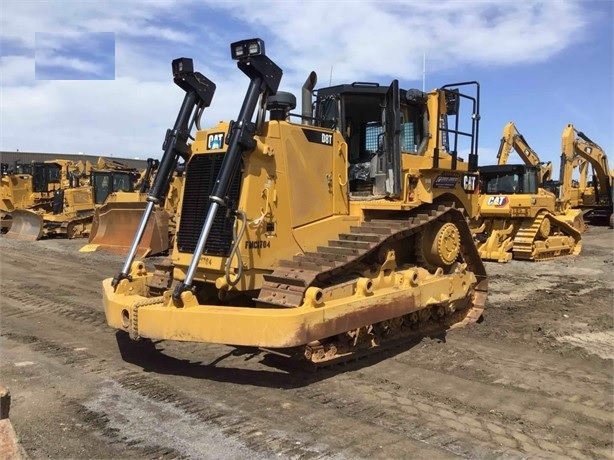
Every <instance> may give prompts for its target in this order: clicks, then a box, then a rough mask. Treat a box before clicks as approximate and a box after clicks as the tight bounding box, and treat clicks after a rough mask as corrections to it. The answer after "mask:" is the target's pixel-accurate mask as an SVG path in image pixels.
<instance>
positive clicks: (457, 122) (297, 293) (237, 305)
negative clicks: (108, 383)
mask: <svg viewBox="0 0 614 460" xmlns="http://www.w3.org/2000/svg"><path fill="white" fill-rule="evenodd" d="M264 51H265V50H264V43H263V42H262V40H260V39H254V40H245V41H241V42H236V43H233V44H231V53H232V57H233V58H234V59H235V60H237V65H238V67H239V69H240V70H241V71H242V72H244V73H245V74H246V75H247V76H248V77H249V79H250V83H249V86H248V89H247V93H246V96H245V99H244V101H243V103H242V106H241V110H240V111H239V115H238V118H237V120H236V121H231V122H220V123H219V124H217V125H216V126H214V127H212V128H209V129H201V128H200V124H199V120H200V115H201V114H202V111H203V109H204V108H205V107H206V106H208V105H209V104H210V101H211V98H212V96H213V92H214V89H215V85H214V84H213V83H212V82H210V81H209V80H207V79H206V77H204V76H203V75H202V74H200V73H198V72H194V70H193V64H192V60H191V59H187V58H179V59H176V60H174V61H173V63H172V68H173V75H174V81H175V83H176V84H178V85H179V86H180V87H181V88H182V89H184V90H185V91H186V94H185V97H184V100H183V104H182V105H181V109H180V111H179V116H178V117H177V120H176V123H175V125H174V127H173V129H171V130H169V132H168V134H167V141H166V142H165V147H164V154H163V157H162V160H161V162H160V167H159V169H158V173H157V175H156V180H155V181H154V185H153V187H152V190H151V191H150V193H149V196H148V206H147V209H146V211H145V213H144V214H143V217H142V219H141V224H140V226H139V229H138V231H137V233H136V235H135V237H134V240H133V243H132V247H131V251H130V253H129V255H128V257H127V258H126V260H125V262H124V265H123V267H122V268H121V270H120V271H119V272H118V273H117V274H116V276H115V277H113V278H109V279H106V280H104V281H103V301H104V309H105V315H106V319H107V322H108V324H109V325H110V326H111V327H113V328H115V329H117V330H119V331H122V332H124V333H125V334H129V335H130V336H131V337H132V338H133V339H138V338H148V339H165V340H177V341H198V342H212V343H221V344H228V345H233V346H239V347H241V346H245V347H258V348H262V349H267V350H274V351H275V353H277V354H282V355H286V356H288V357H295V358H298V359H300V360H303V361H306V362H307V363H314V364H315V365H322V364H326V363H332V362H334V361H337V360H345V359H351V358H352V357H353V356H354V357H355V356H356V354H357V353H358V354H362V353H370V352H371V349H372V348H374V347H377V346H380V345H381V346H386V345H389V344H392V343H399V341H400V342H401V343H403V342H405V341H410V340H413V338H414V337H423V336H425V335H430V334H441V333H445V331H447V330H448V329H451V328H454V327H459V326H463V325H466V324H469V323H473V322H475V321H477V320H478V319H480V318H481V314H482V311H483V308H484V303H485V299H486V294H487V279H486V272H485V269H484V265H483V263H482V260H481V259H480V257H479V254H478V253H477V250H476V247H475V244H474V242H473V239H472V235H471V232H470V229H469V225H468V222H467V217H470V216H473V215H474V214H475V213H476V212H477V204H478V203H477V200H478V195H477V189H478V181H479V177H478V173H477V162H478V156H477V145H478V142H477V141H478V123H479V118H480V117H479V84H478V83H477V82H463V83H457V84H451V85H445V86H442V87H441V88H437V89H435V90H432V91H430V92H427V93H425V92H422V91H420V90H417V89H413V90H412V89H409V90H404V89H401V88H399V83H398V80H393V81H392V83H391V84H390V86H380V85H379V84H377V83H364V82H355V83H351V84H342V85H337V86H331V87H324V88H319V89H317V90H316V89H314V88H315V84H316V81H317V77H316V74H315V73H314V72H312V73H311V74H310V75H309V77H308V78H307V80H306V82H305V85H304V86H303V90H302V95H303V97H302V104H301V112H300V114H294V113H292V112H291V111H292V110H293V109H294V108H295V107H296V98H295V96H294V95H292V94H290V93H286V92H281V91H278V85H279V83H280V79H281V76H282V70H281V69H280V68H279V67H278V66H277V65H276V64H275V63H274V62H273V61H272V60H271V59H270V58H269V57H268V56H266V54H265V52H264ZM314 96H315V99H314ZM254 116H255V120H254ZM293 118H295V119H298V120H297V121H293ZM193 124H194V125H196V128H197V130H196V133H195V136H194V141H193V142H192V143H191V144H189V143H188V139H189V133H190V128H191V126H192V125H193ZM459 151H467V152H468V157H467V159H466V160H465V159H463V158H461V157H460V156H459V154H458V152H459ZM179 158H184V159H185V160H186V165H185V178H184V186H183V189H182V193H181V198H180V202H179V211H178V224H177V225H178V228H177V235H176V238H175V242H174V246H173V250H172V253H171V255H170V257H169V258H168V259H167V262H166V263H162V264H158V265H157V266H156V270H155V271H149V270H147V269H146V267H145V263H144V262H143V261H141V260H138V259H135V257H134V255H135V252H136V249H137V247H138V243H139V241H140V238H141V236H142V234H143V233H144V229H145V226H146V224H147V221H148V218H149V213H150V212H151V211H152V210H153V209H154V207H156V206H161V205H162V203H163V200H164V190H165V189H166V188H167V186H168V180H169V179H170V177H171V174H172V171H173V169H174V165H175V164H176V162H177V160H178V159H179ZM165 178H166V181H165V180H164V179H165Z"/></svg>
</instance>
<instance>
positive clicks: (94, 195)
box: [6, 157, 139, 241]
mask: <svg viewBox="0 0 614 460" xmlns="http://www.w3.org/2000/svg"><path fill="white" fill-rule="evenodd" d="M138 177H139V173H138V171H137V170H136V168H130V167H128V166H126V165H124V164H123V163H120V162H118V161H115V160H107V159H104V158H102V157H101V158H100V159H99V160H98V162H97V164H96V165H92V166H91V169H90V172H89V175H88V176H86V177H85V178H84V179H85V180H84V181H83V183H81V182H80V180H79V178H78V177H77V176H74V175H72V176H71V178H70V184H69V186H68V187H61V188H57V189H55V190H54V191H53V198H52V200H51V203H49V204H47V205H46V206H31V207H29V208H24V209H16V210H14V211H13V212H12V213H11V215H12V218H13V224H12V225H11V228H10V230H9V231H8V233H7V234H6V236H7V237H8V238H15V239H21V240H27V241H35V240H39V239H41V238H43V237H46V236H63V237H67V238H78V237H84V236H87V235H88V234H89V231H90V228H91V225H92V219H93V214H94V208H95V206H96V205H100V204H103V203H104V202H105V200H106V199H107V197H108V196H109V194H111V193H113V192H116V191H120V190H123V191H133V190H134V184H135V182H136V180H137V179H138Z"/></svg>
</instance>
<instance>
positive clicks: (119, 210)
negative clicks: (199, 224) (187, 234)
mask: <svg viewBox="0 0 614 460" xmlns="http://www.w3.org/2000/svg"><path fill="white" fill-rule="evenodd" d="M158 165H159V162H158V160H154V159H152V158H150V159H148V164H147V169H146V170H145V172H144V175H143V177H142V178H141V179H140V184H137V187H138V192H134V193H130V192H114V193H112V194H111V195H109V197H108V198H107V200H106V201H105V203H104V204H103V205H102V206H99V207H96V210H95V212H94V220H93V223H92V229H91V232H90V234H89V240H88V244H86V245H85V246H83V247H82V248H81V249H80V251H81V252H94V251H99V250H101V251H107V252H111V253H115V254H122V255H127V254H128V251H129V250H130V245H131V243H132V240H133V237H134V234H135V233H136V231H137V229H138V226H139V223H140V221H141V216H142V215H143V212H144V211H145V208H146V206H147V192H148V190H149V188H150V185H151V180H152V178H153V174H154V173H155V171H156V170H157V168H158ZM182 180H183V178H182V176H181V174H180V173H175V174H174V176H173V180H172V182H171V184H170V189H169V191H168V192H167V193H166V200H165V205H164V206H163V207H158V208H156V209H154V211H153V212H152V216H151V218H150V219H149V221H148V222H147V227H146V228H145V233H144V234H143V238H142V239H141V241H140V242H139V246H138V248H137V252H136V256H137V257H146V256H155V255H160V254H162V253H165V252H167V251H168V250H169V248H170V247H171V245H172V241H173V238H174V235H175V225H174V222H175V213H176V210H177V195H178V193H179V190H180V189H181V184H182Z"/></svg>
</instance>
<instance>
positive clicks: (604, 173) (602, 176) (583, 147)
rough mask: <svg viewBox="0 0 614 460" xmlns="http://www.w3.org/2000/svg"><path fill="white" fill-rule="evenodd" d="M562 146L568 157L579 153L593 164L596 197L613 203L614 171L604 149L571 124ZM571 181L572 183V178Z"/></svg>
mask: <svg viewBox="0 0 614 460" xmlns="http://www.w3.org/2000/svg"><path fill="white" fill-rule="evenodd" d="M562 147H563V155H564V156H565V157H566V158H567V157H569V158H571V159H573V157H574V156H576V155H577V156H579V157H580V158H583V159H584V160H586V162H588V164H590V165H591V166H592V168H593V171H594V174H595V176H596V181H595V182H596V183H595V184H594V185H595V186H596V190H595V198H596V199H597V200H599V201H601V202H603V203H604V204H605V203H611V202H612V184H613V182H614V171H610V168H609V166H608V157H607V156H606V155H605V152H604V151H603V149H602V148H601V147H600V146H599V145H597V144H596V143H595V142H593V141H592V140H591V139H589V138H588V136H586V135H585V134H584V133H583V132H581V131H578V130H577V129H575V128H574V126H573V125H571V124H569V125H567V127H565V129H564V131H563V138H562ZM561 177H563V176H561ZM569 183H570V184H571V180H569Z"/></svg>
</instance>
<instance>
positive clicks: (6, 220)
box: [0, 212, 13, 233]
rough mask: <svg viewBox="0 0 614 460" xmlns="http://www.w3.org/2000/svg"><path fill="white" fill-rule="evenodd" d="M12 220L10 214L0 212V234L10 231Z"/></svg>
mask: <svg viewBox="0 0 614 460" xmlns="http://www.w3.org/2000/svg"><path fill="white" fill-rule="evenodd" d="M12 223H13V219H12V218H11V215H10V214H6V213H4V212H0V232H1V233H6V232H8V231H9V230H10V228H11V224H12Z"/></svg>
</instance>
